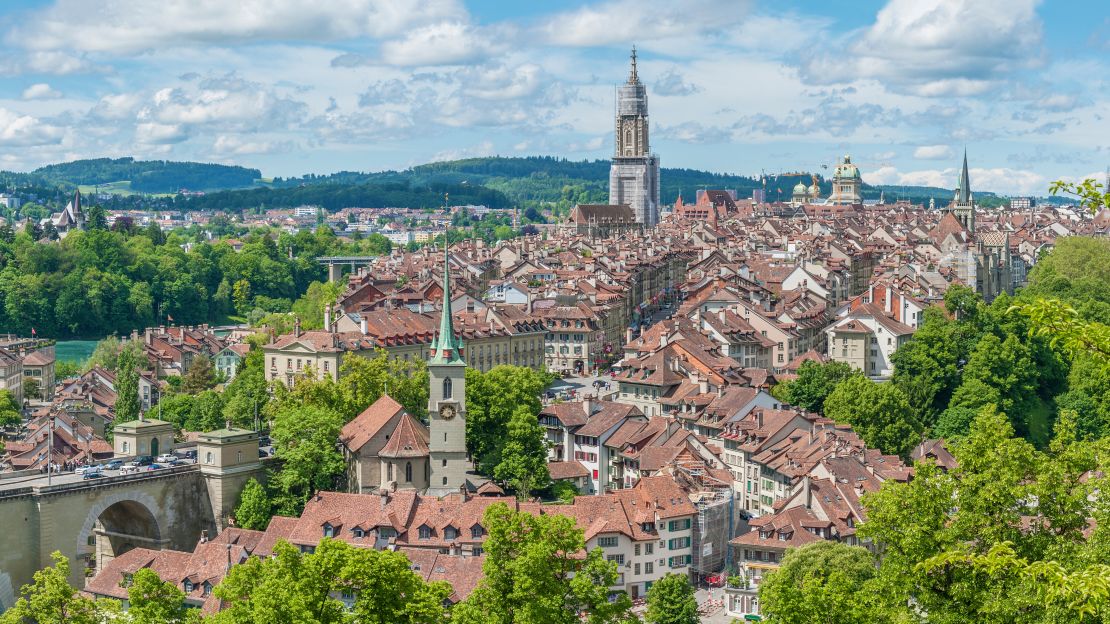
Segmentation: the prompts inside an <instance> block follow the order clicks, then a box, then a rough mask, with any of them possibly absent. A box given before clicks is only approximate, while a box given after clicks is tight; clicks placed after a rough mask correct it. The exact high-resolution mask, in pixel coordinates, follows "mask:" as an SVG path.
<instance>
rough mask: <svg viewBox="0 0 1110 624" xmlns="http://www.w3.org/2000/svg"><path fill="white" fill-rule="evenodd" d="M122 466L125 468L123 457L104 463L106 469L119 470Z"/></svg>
mask: <svg viewBox="0 0 1110 624" xmlns="http://www.w3.org/2000/svg"><path fill="white" fill-rule="evenodd" d="M120 468H123V460H122V459H113V460H112V461H110V462H108V463H107V464H104V470H119V469H120Z"/></svg>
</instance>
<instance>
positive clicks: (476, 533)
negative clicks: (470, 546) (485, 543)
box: [470, 524, 486, 539]
mask: <svg viewBox="0 0 1110 624" xmlns="http://www.w3.org/2000/svg"><path fill="white" fill-rule="evenodd" d="M485 534H486V530H485V528H483V527H482V525H480V524H475V525H474V526H472V527H470V537H472V538H474V539H478V538H480V537H482V536H483V535H485Z"/></svg>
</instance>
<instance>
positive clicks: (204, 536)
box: [200, 530, 208, 544]
mask: <svg viewBox="0 0 1110 624" xmlns="http://www.w3.org/2000/svg"><path fill="white" fill-rule="evenodd" d="M200 543H201V544H207V543H208V531H207V530H204V531H201V532H200Z"/></svg>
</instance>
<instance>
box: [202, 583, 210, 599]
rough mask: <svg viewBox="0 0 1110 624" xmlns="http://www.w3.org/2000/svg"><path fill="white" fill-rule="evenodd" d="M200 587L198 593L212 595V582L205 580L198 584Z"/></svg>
mask: <svg viewBox="0 0 1110 624" xmlns="http://www.w3.org/2000/svg"><path fill="white" fill-rule="evenodd" d="M200 589H201V592H200V593H201V594H202V595H204V596H211V595H212V583H209V582H208V581H205V582H204V584H203V585H201V586H200Z"/></svg>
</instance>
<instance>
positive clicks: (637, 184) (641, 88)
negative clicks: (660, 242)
mask: <svg viewBox="0 0 1110 624" xmlns="http://www.w3.org/2000/svg"><path fill="white" fill-rule="evenodd" d="M629 58H630V63H629V67H628V82H626V83H625V84H622V85H619V86H617V110H616V113H617V114H616V119H615V120H614V121H615V128H614V129H615V131H616V132H615V137H614V139H615V140H614V141H613V147H614V153H613V164H612V167H610V169H609V203H610V204H614V205H617V204H624V205H627V206H629V207H630V208H632V213H633V214H634V215H636V221H637V222H639V223H641V224H643V225H644V226H645V227H651V226H654V225H655V224H657V223H659V157H658V156H656V155H655V154H652V153H651V143H650V142H649V140H648V97H647V87H646V86H645V85H644V83H642V82H640V75H639V71H638V67H637V57H636V47H635V46H633V47H632V53H631V54H630V55H629Z"/></svg>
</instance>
